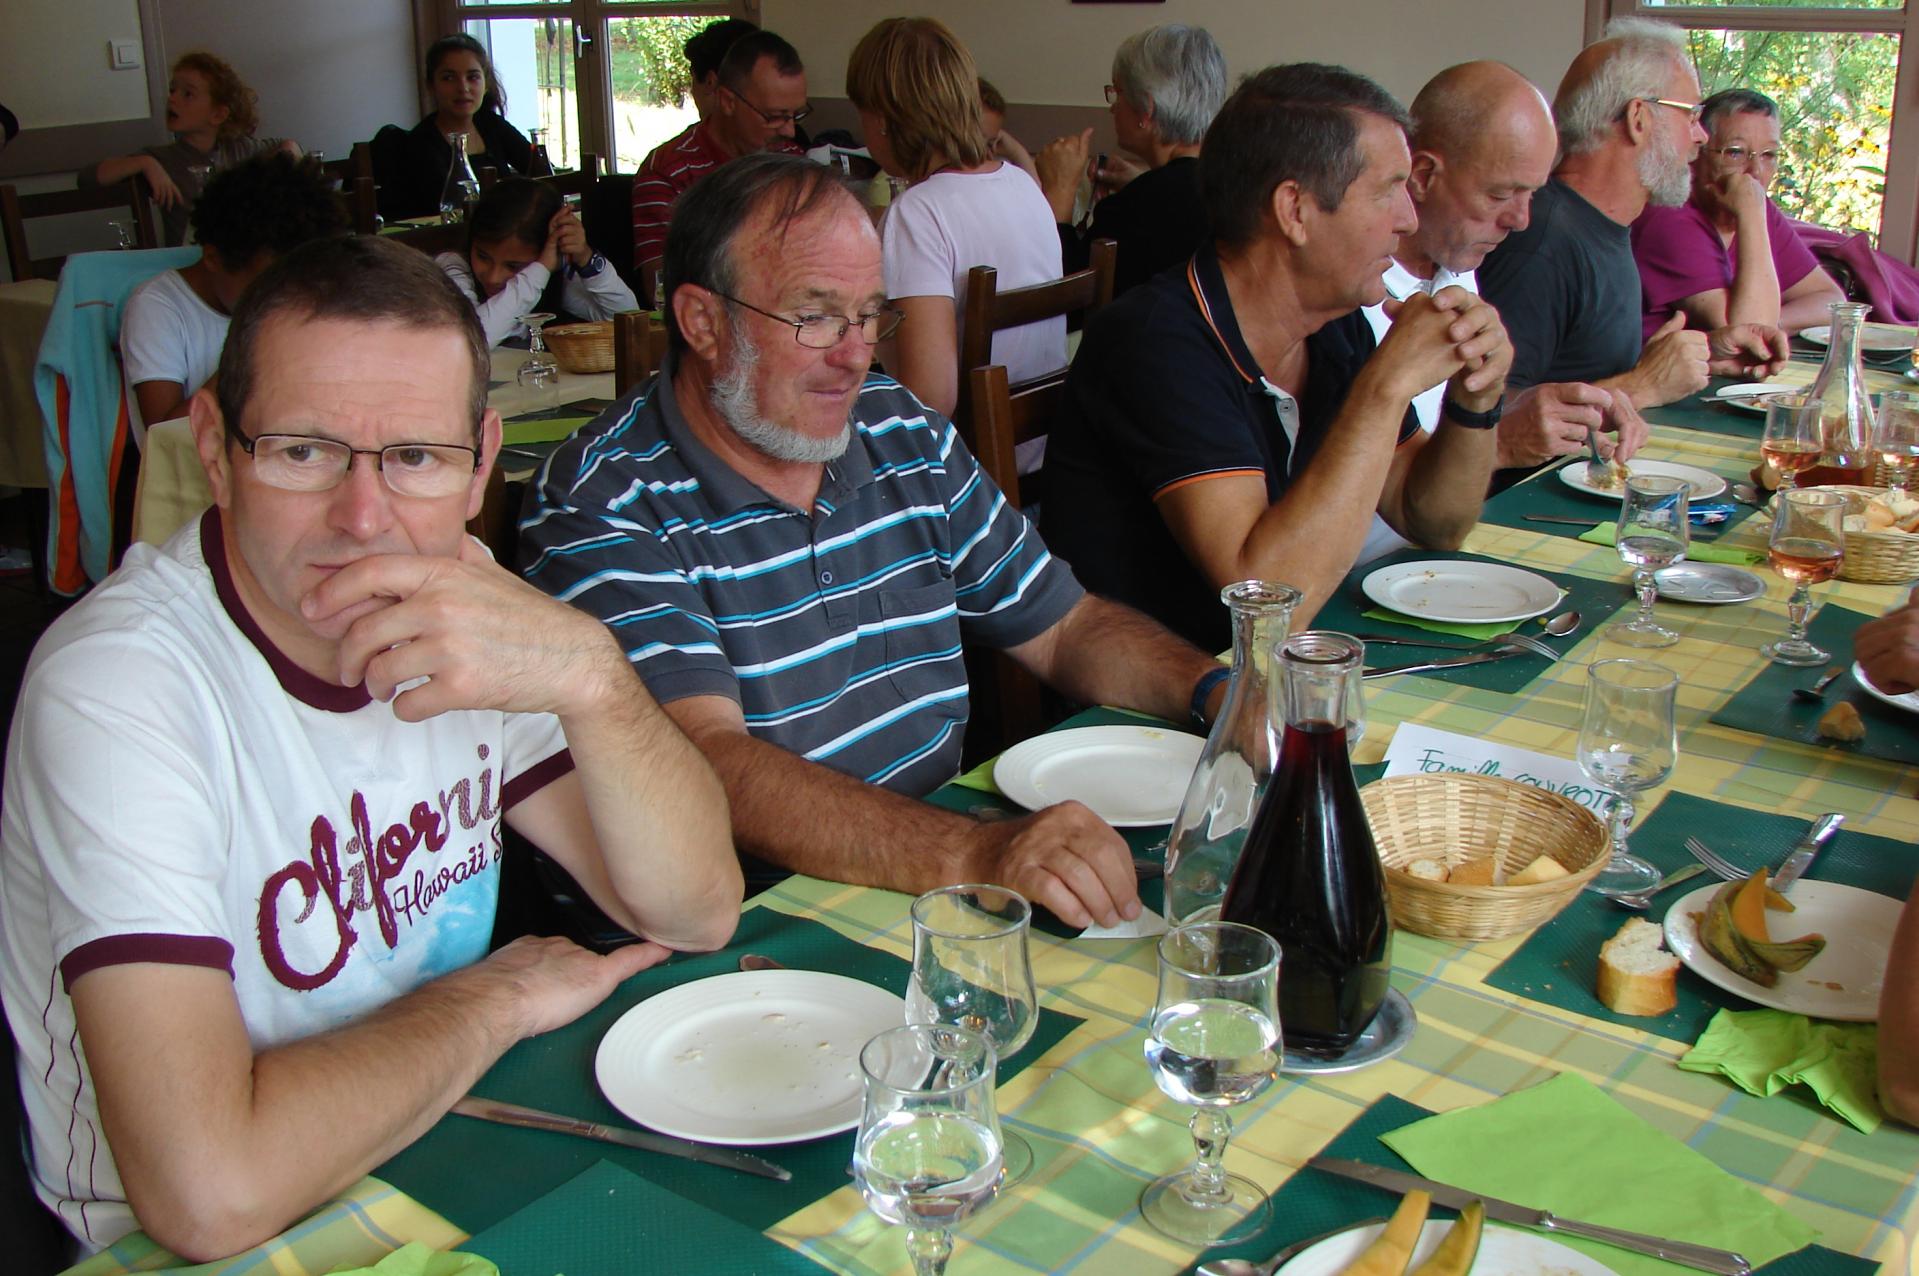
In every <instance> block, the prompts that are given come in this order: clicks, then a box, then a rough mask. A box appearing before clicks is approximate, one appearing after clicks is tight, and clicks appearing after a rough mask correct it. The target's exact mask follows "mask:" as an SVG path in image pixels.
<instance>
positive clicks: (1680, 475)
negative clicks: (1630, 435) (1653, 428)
mask: <svg viewBox="0 0 1919 1276" xmlns="http://www.w3.org/2000/svg"><path fill="white" fill-rule="evenodd" d="M1626 472H1627V473H1628V474H1630V475H1632V477H1634V478H1644V477H1646V476H1647V475H1649V474H1650V475H1658V476H1660V477H1662V478H1676V479H1684V480H1686V482H1687V483H1688V484H1690V485H1691V487H1692V492H1691V494H1690V495H1689V496H1688V497H1687V498H1686V499H1687V500H1692V501H1703V500H1705V499H1706V498H1707V497H1709V496H1717V495H1719V494H1720V493H1721V492H1723V491H1725V490H1726V480H1725V479H1722V478H1720V477H1719V476H1718V475H1717V474H1714V473H1713V472H1712V471H1711V470H1702V469H1700V468H1699V467H1698V466H1697V465H1681V464H1679V462H1677V461H1642V460H1640V459H1639V458H1638V457H1636V456H1635V457H1634V458H1633V459H1632V460H1630V461H1628V462H1626ZM1559 481H1560V482H1561V483H1564V484H1565V485H1566V486H1567V487H1570V488H1571V489H1572V490H1573V491H1575V492H1584V493H1585V494H1586V495H1588V496H1598V497H1603V498H1604V499H1606V500H1609V501H1617V500H1618V499H1619V498H1620V497H1621V496H1622V495H1623V494H1624V488H1623V487H1594V486H1593V485H1592V484H1591V483H1588V482H1587V481H1586V463H1585V462H1584V461H1583V460H1575V461H1573V462H1572V463H1571V464H1569V465H1562V466H1560V467H1559Z"/></svg>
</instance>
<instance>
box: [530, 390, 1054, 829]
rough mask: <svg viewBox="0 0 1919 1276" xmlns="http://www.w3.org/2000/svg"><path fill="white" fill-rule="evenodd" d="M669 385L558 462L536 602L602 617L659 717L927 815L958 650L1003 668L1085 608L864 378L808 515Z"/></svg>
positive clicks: (544, 476)
mask: <svg viewBox="0 0 1919 1276" xmlns="http://www.w3.org/2000/svg"><path fill="white" fill-rule="evenodd" d="M671 375H672V364H671V363H669V364H668V367H667V370H666V371H665V372H663V373H662V374H661V375H660V376H659V377H657V378H655V379H654V380H653V381H652V382H650V383H648V384H647V385H646V386H645V387H643V388H641V389H640V390H638V391H635V392H634V393H633V394H632V395H629V396H628V397H627V398H625V399H623V400H621V401H620V402H619V403H617V404H615V405H614V406H613V407H611V408H609V409H608V410H607V411H606V412H604V413H602V414H601V415H600V417H599V418H598V419H596V420H595V421H593V422H592V423H590V424H589V425H587V426H585V427H584V428H583V429H582V430H581V431H580V432H579V433H578V434H576V435H574V436H573V438H572V439H570V440H568V441H567V443H566V444H565V445H564V446H562V447H561V448H560V449H559V450H558V451H557V452H555V453H554V454H553V456H552V457H551V458H550V459H549V460H548V462H547V464H546V466H545V468H544V469H543V470H542V471H541V473H540V475H539V478H538V479H537V481H536V483H535V486H534V491H533V493H532V494H531V501H530V502H529V507H528V508H529V513H528V515H527V517H526V519H525V520H524V522H523V523H522V525H521V549H520V556H521V565H522V569H523V570H524V571H525V573H526V577H527V579H528V580H530V581H532V582H533V583H534V584H536V585H538V586H540V588H542V589H544V590H546V591H547V592H548V593H550V594H552V595H554V596H555V597H558V598H561V599H563V600H565V601H568V602H571V603H573V604H574V605H575V606H578V607H581V608H583V609H585V610H586V611H589V612H591V613H592V614H594V615H596V616H598V617H599V618H600V619H601V620H603V621H604V622H606V624H607V625H608V626H609V627H610V628H611V629H612V630H613V633H614V635H615V636H616V637H617V638H618V639H619V641H620V643H621V646H622V647H623V648H624V649H625V651H626V653H627V658H628V659H629V660H631V661H632V662H633V665H634V667H635V668H636V669H637V670H638V671H639V673H640V675H641V677H642V678H643V679H645V681H646V685H647V688H648V690H650V691H651V692H652V693H653V695H654V696H655V697H656V698H657V699H659V700H660V701H662V702H667V701H671V700H676V699H680V698H682V697H686V696H695V695H722V696H726V697H728V698H730V699H733V700H736V701H738V703H739V705H740V708H741V711H742V712H743V714H744V715H745V718H746V724H747V728H748V730H750V731H751V732H752V733H753V735H755V736H756V737H758V738H760V739H763V740H767V741H770V742H772V743H774V744H778V745H780V746H781V747H782V748H785V749H788V750H790V751H792V752H794V753H798V754H800V755H801V756H803V757H805V758H807V759H809V760H811V761H814V762H819V763H821V764H823V765H826V766H830V767H833V768H834V769H836V770H839V771H842V772H845V773H846V774H848V775H852V776H855V777H857V778H859V779H862V780H866V781H869V782H871V783H874V784H881V785H884V786H886V787H887V788H890V789H894V790H897V791H899V792H903V793H912V794H922V793H926V792H930V791H931V790H932V789H934V788H936V787H938V786H939V785H940V784H943V783H944V782H946V781H947V780H949V779H951V778H952V776H953V775H954V773H955V772H956V770H957V768H958V763H959V757H960V746H961V743H962V739H963V736H964V732H965V726H966V718H967V685H966V670H965V666H964V664H963V662H962V659H961V655H960V644H961V640H962V638H964V639H965V640H966V641H968V642H973V643H980V644H984V645H987V646H993V647H1001V648H1004V647H1010V646H1014V645H1016V644H1018V643H1022V642H1025V641H1027V640H1028V639H1031V638H1034V637H1037V636H1038V635H1040V634H1041V633H1043V632H1045V631H1046V630H1047V629H1048V628H1050V627H1051V626H1052V625H1053V624H1055V623H1056V622H1057V621H1058V620H1059V619H1060V618H1061V617H1063V616H1064V615H1065V614H1066V613H1067V612H1068V611H1069V610H1071V608H1072V606H1073V605H1074V604H1075V603H1076V602H1078V600H1079V598H1080V597H1081V592H1082V591H1081V590H1080V587H1079V584H1078V582H1077V581H1076V580H1074V578H1073V575H1072V572H1071V571H1070V569H1068V568H1067V567H1066V565H1065V564H1064V563H1062V562H1060V561H1059V560H1057V559H1055V558H1053V557H1052V555H1050V554H1049V553H1047V551H1046V547H1045V545H1044V544H1042V543H1041V541H1040V539H1039V535H1038V533H1037V532H1035V531H1034V529H1033V527H1032V525H1031V524H1029V523H1028V522H1027V521H1026V519H1025V518H1024V517H1023V516H1022V515H1021V514H1020V512H1019V511H1018V510H1016V509H1014V508H1012V507H1010V506H1009V505H1008V504H1007V502H1006V500H1005V498H1004V497H1003V496H1002V495H1001V494H1000V491H999V489H998V488H997V487H995V486H994V485H993V483H992V481H991V480H990V479H988V478H987V477H986V476H985V475H984V474H983V473H982V472H981V471H980V470H979V467H978V466H977V465H976V464H975V462H974V460H973V457H972V455H971V454H970V453H969V452H968V451H967V450H966V446H965V444H963V443H962V442H961V441H960V439H959V437H958V434H957V433H956V432H955V430H954V429H953V427H952V425H951V424H950V423H949V422H947V421H946V420H945V419H944V418H942V417H940V416H939V415H938V414H936V413H934V412H932V411H931V410H929V409H928V408H926V407H925V406H924V405H922V404H921V403H920V402H919V400H918V399H916V398H914V397H913V395H912V394H911V393H910V392H909V391H907V390H906V389H905V388H904V387H902V386H901V385H900V384H899V383H898V382H897V381H894V380H892V379H890V378H888V377H884V376H880V375H877V374H874V375H870V376H869V377H868V378H867V380H866V384H865V386H864V388H863V389H862V390H861V392H860V395H859V398H858V399H857V400H856V402H855V404H854V409H853V425H854V430H853V434H852V441H851V443H850V444H849V446H848V448H847V451H846V454H845V455H844V456H843V457H841V458H840V460H838V461H835V462H833V463H832V464H830V465H829V466H828V467H827V471H826V475H825V478H824V480H823V482H822V483H821V486H820V491H819V495H818V497H817V498H816V499H815V503H814V508H813V509H812V510H811V511H810V512H807V511H801V510H799V509H796V508H794V507H792V506H790V505H787V504H785V503H784V502H782V501H779V500H776V499H775V498H774V497H772V496H770V495H768V494H767V493H766V492H764V491H763V490H761V489H760V488H759V487H757V486H755V485H754V484H752V483H750V482H748V481H747V480H746V479H745V478H743V477H741V476H740V475H739V474H738V473H737V472H735V471H734V470H733V469H731V468H730V467H729V466H727V465H726V464H725V463H724V462H723V461H721V460H720V459H719V458H718V457H716V456H715V455H714V454H713V453H712V452H711V451H710V450H709V449H707V448H706V446H705V445H704V444H702V443H700V442H699V440H698V439H697V438H696V437H695V436H694V435H693V434H692V432H691V431H690V429H689V428H688V426H687V424H686V421H685V419H684V417H683V416H682V414H681V413H680V410H679V406H678V404H677V403H676V402H675V400H674V397H673V386H672V382H671Z"/></svg>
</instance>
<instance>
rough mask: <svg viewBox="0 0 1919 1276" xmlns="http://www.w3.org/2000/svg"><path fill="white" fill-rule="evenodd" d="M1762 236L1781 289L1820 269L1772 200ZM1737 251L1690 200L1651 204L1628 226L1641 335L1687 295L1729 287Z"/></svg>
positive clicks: (1655, 326)
mask: <svg viewBox="0 0 1919 1276" xmlns="http://www.w3.org/2000/svg"><path fill="white" fill-rule="evenodd" d="M1766 238H1767V239H1768V240H1769V241H1770V242H1771V244H1772V265H1773V269H1774V270H1775V271H1776V272H1778V275H1779V290H1780V291H1781V292H1784V291H1785V290H1786V289H1788V288H1790V287H1792V286H1793V285H1794V284H1796V283H1798V282H1799V281H1800V280H1801V279H1804V278H1805V277H1806V276H1807V275H1809V274H1811V273H1812V272H1813V271H1814V270H1816V269H1818V267H1819V262H1818V261H1817V260H1816V259H1815V258H1814V257H1813V255H1812V250H1811V249H1809V248H1807V247H1806V246H1805V245H1804V244H1802V243H1800V242H1799V236H1798V235H1797V234H1795V233H1794V232H1793V229H1792V223H1791V222H1790V221H1788V220H1787V219H1786V215H1785V214H1784V213H1782V212H1780V211H1779V209H1778V208H1777V207H1775V206H1774V204H1773V202H1772V201H1771V200H1770V199H1769V200H1767V201H1766ZM1737 251H1738V246H1737V241H1735V243H1734V247H1733V248H1731V249H1728V248H1727V247H1726V244H1725V241H1724V240H1722V239H1720V238H1719V231H1718V230H1717V229H1715V228H1714V226H1713V224H1712V221H1711V219H1710V218H1708V217H1707V216H1706V214H1705V213H1703V212H1701V211H1700V210H1699V207H1698V205H1696V204H1694V203H1693V202H1692V201H1691V200H1687V201H1686V202H1685V203H1683V204H1681V205H1680V206H1679V207H1677V208H1660V207H1657V206H1652V205H1649V206H1648V207H1647V209H1646V211H1645V212H1643V213H1641V214H1640V215H1639V220H1638V221H1636V222H1634V223H1633V224H1632V255H1633V260H1634V261H1635V262H1637V263H1638V265H1639V293H1640V303H1641V308H1642V309H1643V310H1644V312H1645V313H1644V335H1645V336H1647V337H1650V336H1651V335H1652V334H1653V333H1654V332H1656V331H1657V330H1658V329H1659V326H1660V325H1661V324H1663V323H1665V322H1666V320H1668V319H1670V318H1672V314H1673V311H1674V310H1676V309H1678V308H1679V303H1680V302H1681V301H1684V300H1685V299H1686V298H1687V297H1690V296H1692V295H1693V294H1695V293H1701V292H1711V291H1712V290H1713V289H1715V288H1725V289H1730V288H1731V287H1732V272H1733V267H1734V265H1735V264H1736V262H1737V256H1736V254H1737Z"/></svg>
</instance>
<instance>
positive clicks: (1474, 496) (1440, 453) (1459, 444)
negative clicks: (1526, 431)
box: [1389, 410, 1499, 550]
mask: <svg viewBox="0 0 1919 1276" xmlns="http://www.w3.org/2000/svg"><path fill="white" fill-rule="evenodd" d="M1442 413H1443V410H1442ZM1498 450H1499V442H1498V438H1497V431H1496V430H1472V429H1467V428H1465V427H1464V426H1459V425H1454V424H1451V423H1449V422H1447V421H1446V419H1445V417H1444V415H1443V414H1442V416H1441V418H1440V425H1439V428H1438V429H1437V430H1435V431H1434V432H1433V436H1432V438H1430V439H1428V440H1427V442H1426V445H1425V446H1424V447H1422V448H1421V449H1420V450H1419V455H1418V456H1417V457H1416V458H1414V460H1413V463H1412V465H1411V467H1410V469H1409V470H1408V471H1407V475H1406V482H1405V486H1404V492H1403V495H1402V499H1401V505H1402V507H1403V509H1402V511H1401V513H1400V517H1401V519H1402V524H1403V525H1401V526H1400V527H1398V528H1397V530H1398V531H1399V532H1400V533H1401V534H1402V535H1404V536H1405V537H1406V539H1407V540H1410V541H1412V542H1413V543H1414V544H1416V545H1421V546H1424V547H1425V548H1427V549H1448V550H1450V549H1457V548H1459V545H1460V542H1462V541H1464V540H1465V539H1466V534H1467V533H1468V532H1470V531H1472V530H1473V527H1474V525H1476V524H1477V523H1478V522H1479V513H1480V509H1481V508H1482V506H1483V505H1484V504H1485V500H1486V488H1487V486H1488V484H1490V483H1491V481H1492V474H1493V466H1494V464H1495V462H1496V460H1497V453H1498ZM1389 521H1390V520H1389Z"/></svg>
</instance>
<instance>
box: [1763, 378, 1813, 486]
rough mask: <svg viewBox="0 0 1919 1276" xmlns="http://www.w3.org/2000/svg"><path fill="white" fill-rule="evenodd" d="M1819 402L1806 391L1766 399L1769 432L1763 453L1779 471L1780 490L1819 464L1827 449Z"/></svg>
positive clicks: (1795, 481)
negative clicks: (1805, 392)
mask: <svg viewBox="0 0 1919 1276" xmlns="http://www.w3.org/2000/svg"><path fill="white" fill-rule="evenodd" d="M1820 412H1821V408H1820V404H1819V401H1818V400H1817V399H1813V398H1810V397H1808V396H1807V395H1803V394H1775V395H1773V396H1772V397H1771V398H1769V399H1767V400H1766V432H1765V434H1764V435H1763V436H1762V437H1761V438H1760V440H1759V455H1761V456H1763V457H1765V458H1766V464H1768V465H1770V466H1772V468H1773V469H1774V470H1776V471H1778V473H1779V490H1780V491H1782V492H1785V491H1790V490H1791V489H1792V488H1793V486H1794V485H1795V484H1797V483H1798V481H1799V473H1800V471H1802V470H1809V469H1811V468H1812V467H1813V466H1815V465H1817V464H1819V456H1820V453H1822V452H1824V451H1825V446H1826V445H1825V434H1824V432H1823V426H1822V425H1821V416H1820Z"/></svg>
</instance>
